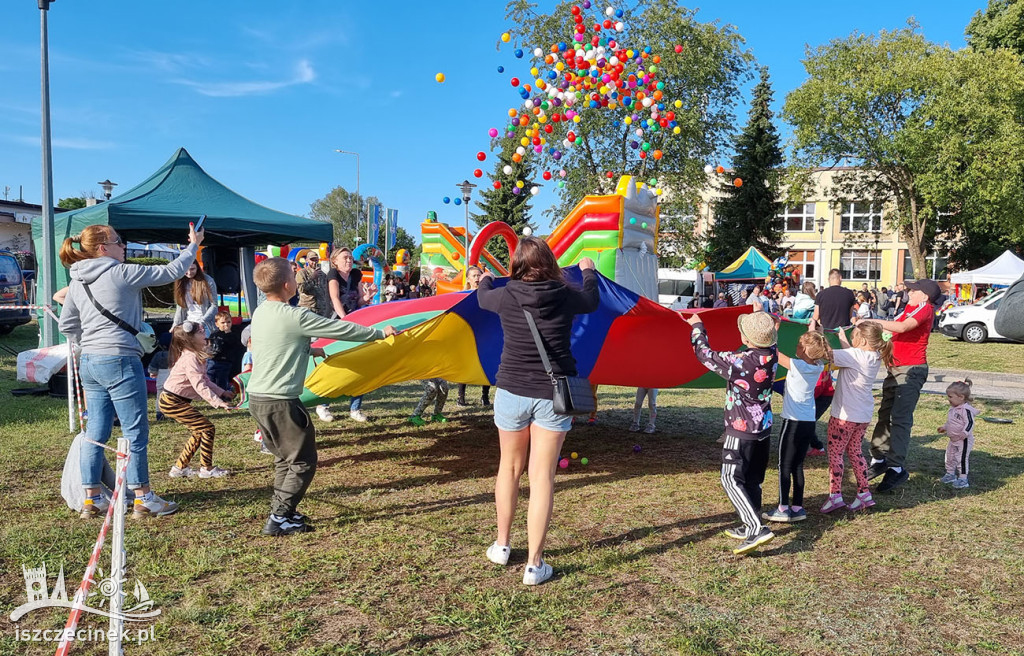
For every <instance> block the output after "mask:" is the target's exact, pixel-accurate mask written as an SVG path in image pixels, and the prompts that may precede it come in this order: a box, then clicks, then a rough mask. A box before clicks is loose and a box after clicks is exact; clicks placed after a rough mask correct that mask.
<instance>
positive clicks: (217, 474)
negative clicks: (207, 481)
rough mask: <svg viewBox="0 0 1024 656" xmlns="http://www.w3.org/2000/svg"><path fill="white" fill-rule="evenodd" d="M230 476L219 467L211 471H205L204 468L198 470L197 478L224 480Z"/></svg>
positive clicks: (228, 472)
mask: <svg viewBox="0 0 1024 656" xmlns="http://www.w3.org/2000/svg"><path fill="white" fill-rule="evenodd" d="M229 474H231V472H230V471H228V470H227V469H221V468H220V467H214V468H213V469H207V468H206V467H200V468H199V478H224V477H225V476H228V475H229Z"/></svg>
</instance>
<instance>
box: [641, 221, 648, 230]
mask: <svg viewBox="0 0 1024 656" xmlns="http://www.w3.org/2000/svg"><path fill="white" fill-rule="evenodd" d="M640 227H641V228H643V229H644V230H646V229H647V222H646V221H644V222H643V223H641V224H640Z"/></svg>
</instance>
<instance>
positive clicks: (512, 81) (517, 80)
mask: <svg viewBox="0 0 1024 656" xmlns="http://www.w3.org/2000/svg"><path fill="white" fill-rule="evenodd" d="M509 82H511V83H512V86H514V87H517V86H519V78H517V77H514V78H512V79H511V80H509Z"/></svg>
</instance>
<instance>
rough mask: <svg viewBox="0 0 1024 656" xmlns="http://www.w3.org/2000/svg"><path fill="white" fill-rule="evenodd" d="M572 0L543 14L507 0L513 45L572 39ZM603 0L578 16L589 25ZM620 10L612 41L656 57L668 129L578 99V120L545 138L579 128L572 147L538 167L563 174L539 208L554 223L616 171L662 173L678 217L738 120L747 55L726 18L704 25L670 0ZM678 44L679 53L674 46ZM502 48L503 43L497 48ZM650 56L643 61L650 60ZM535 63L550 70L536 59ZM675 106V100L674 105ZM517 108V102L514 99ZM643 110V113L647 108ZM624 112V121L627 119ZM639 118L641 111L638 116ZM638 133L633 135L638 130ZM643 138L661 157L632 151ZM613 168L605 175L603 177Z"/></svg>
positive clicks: (546, 45)
mask: <svg viewBox="0 0 1024 656" xmlns="http://www.w3.org/2000/svg"><path fill="white" fill-rule="evenodd" d="M573 4H579V3H570V2H564V1H563V2H559V3H558V4H557V5H556V6H555V7H554V9H553V10H552V11H551V13H547V14H545V13H540V12H538V11H537V6H536V4H535V3H531V2H530V0H511V1H510V2H509V3H508V5H507V7H506V9H507V18H508V19H509V22H510V23H511V24H512V25H513V26H514V27H513V28H512V29H511V30H510V32H511V33H512V34H513V37H514V41H515V42H514V44H511V45H514V46H518V47H521V48H524V49H525V50H526V51H527V52H528V53H532V52H533V51H534V49H535V48H540V49H541V51H542V53H548V52H550V47H551V45H552V44H557V43H559V42H569V43H572V35H573V28H574V26H575V23H574V21H573V15H572V13H571V8H572V6H573ZM605 6H606V5H605V4H601V3H596V4H594V5H593V7H592V8H591V9H589V10H587V9H584V10H583V11H582V13H583V14H585V17H584V23H585V24H586V25H592V24H594V23H602V22H603V21H604V20H606V16H605V15H604V13H603V10H604V8H605ZM615 9H617V10H619V9H621V10H622V11H623V16H622V17H621V18H619V17H616V18H615V20H616V21H621V22H622V23H623V26H624V27H623V30H622V31H621V32H616V33H615V39H616V41H617V42H618V43H619V44H620V45H621V46H624V47H627V48H636V49H643V48H646V47H650V49H651V52H650V54H651V60H650V61H651V62H653V57H654V56H657V57H659V58H660V61H659V63H658V64H657V66H658V71H657V79H658V80H660V81H661V82H663V83H664V86H663V88H662V89H661V91H662V93H663V98H664V100H663V102H664V105H665V108H664V114H665V115H667V113H668V112H672V113H673V114H674V118H673V120H674V121H675V123H676V126H675V128H678V132H677V131H676V129H675V128H673V127H664V126H661V125H659V124H657V123H655V124H654V125H646V124H639V123H634V122H633V121H632V116H631V115H632V114H634V113H635V114H637V115H638V117H640V116H641V114H643V112H639V111H624V110H623V109H621V108H618V109H615V110H611V109H609V108H608V107H597V108H592V107H589V106H587V103H582V102H581V103H578V104H577V105H575V106H574V107H573V109H574V110H575V111H577V112H579V115H580V121H579V122H571V121H570V122H568V123H566V122H561V123H557V124H555V125H553V128H554V130H553V132H552V133H550V134H548V135H546V137H547V139H548V141H549V142H550V143H559V142H562V140H563V139H565V137H566V135H567V133H568V131H569V130H572V131H573V132H575V134H576V137H577V138H576V141H575V144H574V145H573V146H572V147H570V148H567V149H565V153H564V155H563V156H562V158H561V160H559V161H558V162H553V161H548V160H547V159H545V160H542V162H543V163H540V164H538V167H539V168H542V170H543V169H547V170H550V171H551V172H552V173H553V174H555V175H557V172H558V171H559V170H562V169H564V170H565V171H566V176H565V178H563V179H562V181H563V182H564V183H565V184H564V186H562V187H560V188H558V192H557V193H558V203H557V204H556V205H555V206H554V207H552V208H550V209H548V210H545V212H544V214H546V215H548V216H549V217H550V218H551V219H552V223H554V222H557V221H559V220H561V219H562V217H564V216H565V215H566V214H567V213H568V212H569V210H571V209H572V207H573V206H574V205H575V204H576V203H577V202H579V201H580V199H582V198H583V196H586V195H587V194H600V193H604V194H609V193H612V192H613V190H614V188H615V183H616V181H617V179H618V174H622V173H629V174H633V175H636V176H638V177H640V178H641V179H643V180H644V181H645V182H646V181H649V180H650V179H651V178H655V179H657V180H659V181H660V182H661V184H662V186H663V187H666V188H668V189H671V190H672V192H673V197H674V198H675V201H674V202H675V203H676V204H677V205H678V206H679V208H680V209H679V210H678V211H676V210H673V211H672V212H670V213H671V214H673V215H679V216H682V215H685V214H686V213H687V209H686V208H692V207H693V206H694V205H695V204H696V202H697V200H698V199H699V191H700V190H701V189H702V187H703V185H704V184H705V182H706V178H705V175H704V172H703V168H704V165H705V163H707V162H708V161H712V160H713V159H714V155H715V153H717V152H720V151H721V150H722V149H723V147H724V146H725V145H726V143H727V139H728V136H729V133H730V130H731V129H732V126H733V125H734V123H735V120H734V119H735V115H734V109H735V106H736V100H737V98H738V97H739V96H738V91H737V90H738V87H739V84H740V83H741V82H742V81H743V80H744V79H745V76H746V75H747V74H748V72H749V71H748V62H749V60H750V55H749V54H748V53H746V52H745V51H744V50H743V39H742V37H740V35H739V34H737V33H736V32H735V30H734V29H733V28H732V27H731V26H728V25H719V24H717V23H710V22H708V23H705V22H701V21H699V20H698V19H697V12H696V10H690V9H686V8H684V7H680V6H679V4H678V3H677V2H675V0H645V1H642V2H641V1H637V0H634V1H631V2H624V3H616V4H615ZM676 46H680V47H679V48H678V50H679V52H676ZM503 47H506V48H507V47H509V46H503ZM649 63H650V62H649ZM532 65H533V66H536V67H537V68H538V70H540V69H543V70H548V69H550V66H547V65H546V64H545V62H544V61H543V55H542V57H541V58H534V59H533V61H532ZM677 103H678V106H677ZM516 104H517V105H518V102H517V103H516ZM647 114H648V115H649V112H647ZM626 118H630V121H629V122H627V121H626V120H625V119H626ZM642 118H646V117H642ZM637 129H642V130H644V134H643V135H637V134H636V130H637ZM634 141H635V142H638V146H639V144H640V143H641V142H646V143H648V144H649V145H650V149H649V151H647V152H653V151H654V150H661V151H662V153H663V157H662V158H661V159H660V160H654V159H653V158H652V157H646V156H645V157H644V158H641V153H644V152H645V151H644V150H642V149H641V148H639V147H637V148H633V147H632V143H633V142H634ZM607 172H612V174H613V175H612V177H611V178H609V177H607V175H606V174H607Z"/></svg>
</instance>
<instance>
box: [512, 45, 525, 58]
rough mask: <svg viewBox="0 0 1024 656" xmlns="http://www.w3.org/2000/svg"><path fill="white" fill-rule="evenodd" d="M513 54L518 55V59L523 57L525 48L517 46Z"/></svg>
mask: <svg viewBox="0 0 1024 656" xmlns="http://www.w3.org/2000/svg"><path fill="white" fill-rule="evenodd" d="M512 54H513V55H515V56H516V59H522V58H523V49H522V48H516V51H515V52H513V53H512Z"/></svg>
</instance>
